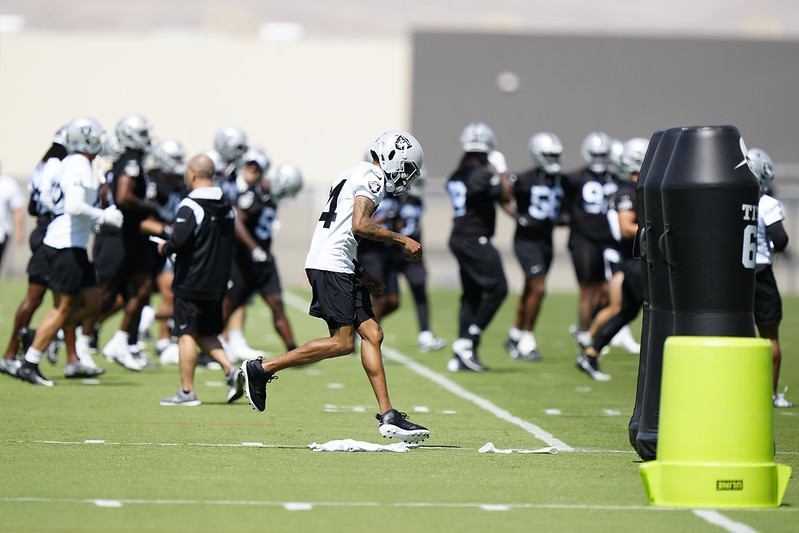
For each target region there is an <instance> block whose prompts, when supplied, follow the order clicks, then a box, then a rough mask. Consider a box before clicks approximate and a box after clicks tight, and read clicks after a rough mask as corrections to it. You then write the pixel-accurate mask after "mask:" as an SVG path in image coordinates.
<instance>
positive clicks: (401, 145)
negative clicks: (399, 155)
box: [394, 135, 412, 151]
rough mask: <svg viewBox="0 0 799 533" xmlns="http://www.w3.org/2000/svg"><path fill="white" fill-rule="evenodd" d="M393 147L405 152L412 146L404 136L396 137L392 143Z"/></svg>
mask: <svg viewBox="0 0 799 533" xmlns="http://www.w3.org/2000/svg"><path fill="white" fill-rule="evenodd" d="M394 146H395V147H396V148H397V150H402V151H405V150H408V149H409V148H411V146H412V145H411V142H410V141H409V140H408V138H407V137H405V136H404V135H397V140H396V141H394Z"/></svg>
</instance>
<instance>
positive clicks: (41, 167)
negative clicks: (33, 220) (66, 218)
mask: <svg viewBox="0 0 799 533" xmlns="http://www.w3.org/2000/svg"><path fill="white" fill-rule="evenodd" d="M60 168H61V160H60V159H58V158H57V157H51V158H50V159H48V160H47V161H42V162H40V163H39V164H38V165H36V168H34V169H33V172H31V175H30V177H29V178H28V191H29V192H30V193H31V195H36V210H37V212H38V213H39V214H40V215H43V214H45V213H52V212H53V208H54V206H53V200H52V195H53V185H54V184H56V183H57V180H58V171H59V169H60Z"/></svg>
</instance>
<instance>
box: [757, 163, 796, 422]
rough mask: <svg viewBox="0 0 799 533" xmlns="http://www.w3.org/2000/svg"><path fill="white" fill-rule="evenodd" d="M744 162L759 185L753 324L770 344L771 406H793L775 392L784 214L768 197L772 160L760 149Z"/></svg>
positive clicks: (785, 242)
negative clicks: (777, 266)
mask: <svg viewBox="0 0 799 533" xmlns="http://www.w3.org/2000/svg"><path fill="white" fill-rule="evenodd" d="M746 159H747V161H748V162H749V167H750V168H751V169H752V172H753V173H754V174H755V176H757V180H758V182H759V184H760V201H759V202H758V205H757V259H756V261H755V262H756V265H757V266H756V267H755V272H756V273H755V325H756V326H757V331H758V333H759V334H760V336H761V337H763V338H764V339H769V340H770V341H771V356H772V376H773V386H772V401H773V403H774V407H793V403H792V402H790V401H789V400H788V399H787V398H786V397H785V392H787V390H788V388H787V387H786V388H785V390H784V391H783V392H777V385H778V384H779V379H780V365H781V363H782V350H781V348H780V335H779V328H780V322H781V321H782V298H780V291H779V289H778V288H777V280H776V279H775V278H774V271H773V269H772V263H773V262H774V254H775V253H778V252H782V251H784V250H785V248H786V247H787V246H788V234H787V233H786V231H785V226H784V225H783V220H785V211H784V210H783V208H782V204H781V203H780V201H779V200H777V199H776V198H774V197H773V196H770V195H769V194H768V193H769V191H770V189H771V183H772V181H773V180H774V164H773V163H772V161H771V157H769V155H768V154H767V153H766V152H764V151H763V150H761V149H759V148H751V149H749V151H748V152H747V157H746Z"/></svg>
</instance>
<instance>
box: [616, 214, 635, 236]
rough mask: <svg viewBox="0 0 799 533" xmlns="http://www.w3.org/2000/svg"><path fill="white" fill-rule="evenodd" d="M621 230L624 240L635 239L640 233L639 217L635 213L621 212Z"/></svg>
mask: <svg viewBox="0 0 799 533" xmlns="http://www.w3.org/2000/svg"><path fill="white" fill-rule="evenodd" d="M619 229H621V236H622V238H624V239H633V238H635V234H636V233H638V215H637V214H636V212H635V211H631V210H625V211H619Z"/></svg>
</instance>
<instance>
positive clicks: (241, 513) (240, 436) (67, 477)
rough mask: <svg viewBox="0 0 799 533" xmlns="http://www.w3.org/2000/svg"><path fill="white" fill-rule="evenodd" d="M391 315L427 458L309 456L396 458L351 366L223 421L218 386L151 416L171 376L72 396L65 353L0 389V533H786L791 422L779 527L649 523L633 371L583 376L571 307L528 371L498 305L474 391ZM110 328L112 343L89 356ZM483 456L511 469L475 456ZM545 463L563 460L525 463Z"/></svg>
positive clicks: (261, 333)
mask: <svg viewBox="0 0 799 533" xmlns="http://www.w3.org/2000/svg"><path fill="white" fill-rule="evenodd" d="M24 290H25V285H24V282H22V281H15V280H4V281H2V282H0V316H1V317H2V321H1V323H2V324H3V327H4V331H3V335H4V341H3V342H5V338H6V337H5V336H6V335H7V334H8V333H9V330H10V327H11V323H12V317H13V313H14V312H15V310H16V307H17V305H18V303H19V301H20V299H21V296H22V293H23V291H24ZM458 296H459V295H458V293H457V292H455V291H432V292H431V294H430V297H431V307H432V309H431V311H432V318H433V326H434V327H433V329H434V331H435V333H436V334H437V335H440V336H444V337H446V338H447V339H448V340H449V341H452V340H453V336H454V333H455V332H456V330H457V327H456V316H457V299H458ZM285 298H286V302H287V307H288V311H289V316H290V318H291V320H292V325H293V328H294V332H295V336H296V338H297V340H298V342H305V341H307V340H310V339H313V338H316V337H320V336H323V335H326V334H327V331H326V328H325V326H324V323H323V322H322V321H320V320H317V319H313V318H310V317H309V316H308V315H307V314H306V309H307V299H308V298H309V294H308V292H307V291H306V290H305V289H304V288H297V287H295V288H292V289H291V290H290V291H288V292H287V294H286V296H285ZM402 298H403V300H402V305H401V308H400V310H399V311H398V312H397V313H395V314H394V315H392V316H390V317H388V318H387V319H386V320H385V321H384V323H383V327H384V330H385V333H386V337H385V341H384V355H385V360H386V370H387V374H388V380H389V391H390V393H391V398H392V401H393V403H394V406H395V407H396V408H397V409H399V410H400V411H404V412H407V413H408V414H409V416H410V418H411V420H413V421H414V422H417V423H420V424H423V425H425V426H427V427H428V428H430V430H431V438H430V439H429V440H427V441H425V442H424V443H422V444H421V445H419V446H416V447H411V449H410V450H409V451H407V452H405V453H393V452H390V451H382V452H378V453H368V452H357V453H356V452H317V451H313V450H311V449H310V448H309V445H311V444H313V443H319V444H322V443H326V442H329V441H333V440H339V439H354V440H356V441H365V442H370V443H376V444H381V445H385V444H390V443H392V442H396V441H395V440H391V441H389V440H384V439H383V438H382V437H381V436H380V434H379V433H378V431H377V421H376V420H375V418H374V415H375V413H376V412H377V407H376V402H375V400H374V397H373V395H372V392H371V389H370V388H369V385H368V381H367V379H366V377H365V375H364V373H363V370H362V369H361V366H360V362H359V359H358V357H357V355H351V356H346V357H342V358H338V359H334V360H328V361H324V362H322V363H319V364H316V365H313V366H309V367H305V368H300V369H291V370H286V371H284V372H281V373H280V375H279V379H278V380H276V381H273V382H272V383H271V384H269V386H268V403H267V409H266V412H265V413H257V412H255V411H253V410H252V409H251V408H250V406H249V405H248V403H247V401H246V398H242V399H241V400H239V401H237V402H236V403H235V404H233V405H228V404H226V403H225V402H224V394H225V384H224V377H223V375H222V372H221V371H220V370H209V369H205V368H203V369H199V370H198V373H197V376H196V388H197V395H198V397H199V399H200V400H202V402H203V404H202V405H201V406H199V407H193V408H189V407H161V406H160V405H159V404H158V401H159V399H161V398H164V397H167V396H170V395H172V394H174V392H175V389H176V388H177V386H178V384H179V380H178V369H177V367H175V366H170V367H153V368H150V367H148V368H146V369H145V370H144V371H143V372H141V373H134V372H130V371H128V370H125V369H124V368H122V367H121V366H119V365H116V364H114V363H109V362H106V361H105V360H103V358H102V356H101V355H98V356H96V360H97V362H98V363H100V364H102V365H103V366H105V367H106V369H107V372H106V374H104V375H103V376H100V378H99V379H98V380H88V381H82V380H67V379H64V378H63V372H62V366H63V362H64V360H65V356H64V354H63V350H62V351H61V353H60V354H59V362H58V364H57V365H56V366H53V365H50V363H48V362H47V361H46V360H45V361H44V362H43V363H42V366H41V368H42V373H43V374H44V375H45V376H46V377H48V378H51V379H55V380H56V382H57V386H56V387H53V388H46V387H36V386H33V385H29V384H27V383H23V382H21V381H19V380H16V379H12V378H10V377H8V376H5V375H4V376H0V405H2V407H0V428H1V431H0V443H2V453H0V531H4V532H5V531H8V532H40V531H59V532H60V531H64V532H66V531H69V532H73V531H75V532H82V531H85V532H109V531H163V532H173V531H192V532H212V531H214V532H216V531H219V532H223V531H224V532H228V531H235V532H249V531H253V532H254V531H270V532H274V531H292V532H306V531H307V532H318V531H325V532H327V531H347V532H352V531H359V532H360V531H364V532H368V531H459V532H465V531H474V532H478V531H480V532H482V531H545V532H570V531H607V532H620V531H635V532H640V531H646V532H647V533H654V532H674V531H681V532H683V533H687V532H716V531H730V532H736V533H739V532H740V533H744V532H753V531H757V532H763V533H765V532H769V533H771V532H786V533H787V532H795V531H797V527H798V526H797V524H799V513H798V512H797V511H798V510H799V482H798V481H797V479H796V478H797V473H799V408H792V409H781V410H775V413H774V429H775V430H774V433H775V435H774V437H775V443H776V450H777V455H776V461H777V462H779V463H784V464H788V465H790V466H791V467H792V468H793V471H794V475H793V478H792V479H791V481H790V483H789V485H788V491H787V493H786V495H785V498H784V503H783V505H782V507H780V508H778V509H748V510H729V509H717V510H694V509H664V508H658V507H652V506H649V505H648V503H647V499H646V494H645V492H644V487H643V484H642V482H641V478H640V475H639V472H638V471H639V465H640V464H641V463H640V460H639V458H638V456H637V455H636V454H635V453H634V452H633V450H632V448H631V447H630V445H629V443H628V441H627V423H628V421H629V418H630V414H631V412H632V408H633V404H634V400H635V385H636V377H637V367H638V356H637V355H631V354H628V353H624V352H621V351H619V350H613V351H611V352H610V353H609V354H608V355H606V356H605V357H604V359H603V360H602V368H603V370H604V371H606V372H608V373H609V374H611V375H612V377H613V379H612V380H611V381H609V382H604V383H599V382H593V381H591V380H590V379H589V378H588V376H586V375H585V374H583V373H582V372H579V371H578V370H577V369H576V368H575V366H574V359H575V343H574V340H573V339H572V337H571V336H570V335H569V333H568V326H569V324H571V323H572V321H573V320H574V318H575V316H576V296H575V295H573V294H551V295H548V296H547V299H546V301H545V303H544V309H543V313H542V316H541V318H540V319H539V325H538V327H537V335H536V336H537V339H538V342H539V346H540V351H541V352H542V354H543V356H544V357H543V360H542V361H540V362H518V361H513V360H511V359H510V357H509V356H508V355H507V353H506V352H505V350H504V348H503V346H502V345H503V342H504V340H505V338H506V335H507V328H508V326H509V325H510V323H511V322H512V317H513V312H514V307H515V304H516V298H517V295H515V294H512V295H511V296H509V298H508V299H507V300H506V301H505V303H504V305H503V307H502V310H501V312H500V313H499V314H498V316H497V317H496V318H495V320H494V322H493V323H492V324H491V325H490V326H489V329H488V330H487V332H486V334H485V337H484V342H483V346H482V347H481V357H482V359H483V362H484V363H485V364H486V365H487V366H489V367H490V368H491V371H490V372H488V373H485V374H474V373H465V372H462V373H458V374H451V373H449V372H447V371H446V370H445V363H446V360H447V359H448V358H449V356H450V352H449V350H448V349H445V350H442V351H441V352H431V353H426V354H423V353H419V352H418V350H417V347H416V333H417V325H416V320H415V315H414V312H413V302H412V299H411V297H410V295H409V294H403V297H402ZM784 304H785V315H786V317H788V318H787V320H785V321H784V322H783V327H782V346H783V353H784V362H783V370H782V380H781V381H782V383H783V384H788V385H791V387H792V388H791V390H790V391H789V392H788V395H787V396H788V398H791V399H793V401H795V402H797V401H798V400H799V330H798V329H797V328H796V327H794V326H793V325H795V324H796V323H797V322H796V317H797V316H799V299H797V298H785V302H784ZM49 305H51V301H50V299H49V297H48V299H47V301H46V303H45V306H49ZM42 312H43V311H40V312H39V313H37V315H36V317H35V318H34V323H36V322H38V320H39V318H40V317H41V314H42ZM117 324H118V318H117V319H116V320H112V321H109V323H107V324H106V325H105V327H104V329H103V331H102V336H101V342H102V341H105V340H107V339H108V338H110V336H111V334H112V333H113V330H114V329H115V327H116V326H117ZM635 326H636V327H637V328H639V329H640V322H636V323H635ZM153 331H155V328H153ZM634 331H635V329H634ZM246 333H247V338H248V340H249V343H250V345H251V346H253V347H255V348H259V349H263V350H266V351H268V352H271V353H272V354H276V353H278V352H279V351H280V350H281V346H280V343H279V341H278V337H277V335H276V334H275V332H274V327H273V325H272V319H271V315H270V313H269V311H268V309H267V308H266V307H265V306H264V304H263V303H262V302H260V301H258V302H256V303H255V304H254V305H253V306H252V307H250V308H249V311H248V317H247V331H246ZM636 337H638V334H636ZM150 352H151V353H152V349H150ZM152 359H156V358H155V357H152ZM707 378H708V379H709V380H711V379H713V376H707ZM798 403H799V402H798ZM488 443H493V445H494V447H495V448H498V449H512V450H514V451H513V452H512V453H507V454H502V453H490V452H489V453H479V452H478V450H479V449H480V448H482V447H484V446H485V445H486V444H488ZM547 447H550V448H553V451H555V452H557V453H547V454H532V453H519V451H518V450H537V449H541V448H547Z"/></svg>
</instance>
